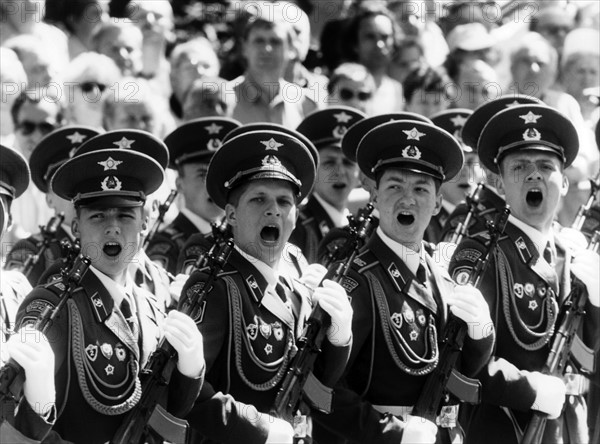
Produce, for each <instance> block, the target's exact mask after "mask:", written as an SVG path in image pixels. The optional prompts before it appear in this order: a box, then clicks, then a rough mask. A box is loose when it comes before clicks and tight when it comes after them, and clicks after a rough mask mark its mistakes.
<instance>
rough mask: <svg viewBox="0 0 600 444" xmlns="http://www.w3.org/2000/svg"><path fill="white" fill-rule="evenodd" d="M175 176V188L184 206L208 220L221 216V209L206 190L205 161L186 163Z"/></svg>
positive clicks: (206, 169) (206, 167) (206, 165)
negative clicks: (176, 176) (180, 195)
mask: <svg viewBox="0 0 600 444" xmlns="http://www.w3.org/2000/svg"><path fill="white" fill-rule="evenodd" d="M181 168H182V171H181V173H180V174H179V177H178V178H177V190H178V191H179V192H180V193H181V194H182V196H183V198H184V200H185V207H186V208H187V209H188V210H190V211H191V212H192V213H194V214H197V215H198V216H200V217H201V218H203V219H205V220H208V221H215V220H217V219H219V218H221V217H223V210H221V209H220V208H219V207H218V206H217V205H215V203H214V202H213V200H212V199H211V198H210V196H209V195H208V192H207V191H206V173H207V172H208V164H207V163H186V164H184V165H183V166H182V167H181Z"/></svg>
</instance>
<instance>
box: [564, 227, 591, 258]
mask: <svg viewBox="0 0 600 444" xmlns="http://www.w3.org/2000/svg"><path fill="white" fill-rule="evenodd" d="M558 237H559V238H560V241H561V244H562V246H563V247H564V248H566V249H569V250H572V251H573V252H575V251H579V250H585V249H586V248H587V244H588V242H587V240H586V239H585V236H584V235H583V233H582V232H581V231H579V230H576V229H574V228H568V227H566V228H563V229H562V230H560V233H559V234H558Z"/></svg>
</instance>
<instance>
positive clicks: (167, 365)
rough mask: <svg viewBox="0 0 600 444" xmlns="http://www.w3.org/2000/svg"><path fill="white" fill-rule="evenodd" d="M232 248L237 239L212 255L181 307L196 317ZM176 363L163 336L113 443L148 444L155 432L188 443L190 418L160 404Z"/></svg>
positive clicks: (173, 350)
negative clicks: (204, 276) (205, 275)
mask: <svg viewBox="0 0 600 444" xmlns="http://www.w3.org/2000/svg"><path fill="white" fill-rule="evenodd" d="M232 250H233V240H231V239H228V240H227V241H226V242H224V243H223V244H222V245H221V246H220V248H218V250H217V251H216V252H215V254H214V255H212V256H209V257H208V263H209V264H210V272H209V275H208V278H207V280H206V281H205V283H204V286H203V287H202V289H201V290H200V291H197V292H195V293H194V294H193V295H192V296H191V297H188V296H187V295H182V299H181V300H180V302H179V308H178V310H179V311H181V312H183V313H185V314H187V315H189V316H190V317H191V318H192V319H195V316H197V315H198V312H199V311H200V310H201V309H202V304H203V302H204V299H205V298H206V295H207V294H208V292H209V291H210V289H211V288H212V286H213V284H214V282H215V280H216V279H217V276H218V274H219V273H220V272H221V270H223V267H224V266H225V264H226V263H227V260H228V259H229V255H230V254H231V251H232ZM176 364H177V352H176V351H175V349H174V348H173V346H172V345H171V344H169V342H168V341H167V340H166V339H165V338H163V339H162V340H161V342H160V344H159V345H158V347H157V349H156V350H155V351H154V352H153V353H152V355H151V356H150V358H149V359H148V362H147V363H146V365H145V366H144V368H143V369H142V371H141V373H140V379H141V380H142V397H141V399H140V401H139V402H138V404H137V405H136V406H135V407H134V408H133V409H131V410H130V411H129V413H128V414H127V416H126V417H125V419H124V420H123V422H122V423H121V426H120V427H119V429H118V430H117V432H116V434H115V435H114V436H113V438H112V440H111V441H110V442H111V444H144V443H145V442H146V441H145V439H146V437H148V436H149V435H152V434H153V433H158V434H159V435H160V436H161V437H162V438H164V439H165V440H166V441H169V442H171V443H173V444H185V442H186V440H187V434H188V433H187V432H188V423H187V421H184V420H181V419H179V418H176V417H174V416H173V415H171V414H170V413H168V412H167V411H166V410H165V409H164V408H163V407H162V406H161V405H159V404H158V402H159V400H160V398H161V395H162V393H163V391H164V389H165V388H166V387H167V385H168V384H169V380H170V378H171V373H172V372H173V370H174V368H175V365H176Z"/></svg>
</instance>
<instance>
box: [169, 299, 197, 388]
mask: <svg viewBox="0 0 600 444" xmlns="http://www.w3.org/2000/svg"><path fill="white" fill-rule="evenodd" d="M163 328H164V332H165V338H167V341H169V343H170V344H171V345H172V346H173V348H174V349H175V350H177V353H178V355H179V356H178V360H177V369H178V370H179V372H180V373H181V374H182V375H184V376H187V377H188V378H197V377H199V376H200V375H201V374H202V371H203V370H204V366H205V362H204V345H203V342H202V334H201V333H200V331H199V330H198V327H196V324H195V322H194V321H193V320H192V318H190V317H189V316H188V315H186V314H183V313H181V312H180V311H177V310H173V311H171V312H169V315H168V316H167V319H165V323H164V325H163Z"/></svg>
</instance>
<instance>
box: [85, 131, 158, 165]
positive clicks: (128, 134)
mask: <svg viewBox="0 0 600 444" xmlns="http://www.w3.org/2000/svg"><path fill="white" fill-rule="evenodd" d="M105 149H122V150H131V151H136V152H138V153H142V154H145V155H147V156H149V157H151V158H152V159H154V160H156V161H157V162H158V164H159V165H160V166H161V167H162V168H163V169H164V168H166V167H167V165H168V164H169V150H168V149H167V147H166V146H165V144H164V143H163V141H162V140H160V139H159V138H158V137H156V136H154V135H153V134H151V133H149V132H147V131H143V130H136V129H126V130H114V131H109V132H106V133H103V134H100V135H98V136H96V137H93V138H92V139H90V140H88V141H87V142H85V143H84V144H83V145H81V146H80V147H79V148H77V151H75V156H79V155H81V154H85V153H90V152H92V151H98V150H105Z"/></svg>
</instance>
